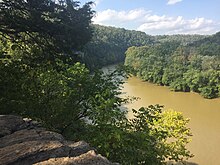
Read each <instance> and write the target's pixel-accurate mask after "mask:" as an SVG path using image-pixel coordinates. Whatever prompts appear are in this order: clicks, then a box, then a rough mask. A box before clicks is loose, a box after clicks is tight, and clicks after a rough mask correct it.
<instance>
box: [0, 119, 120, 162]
mask: <svg viewBox="0 0 220 165" xmlns="http://www.w3.org/2000/svg"><path fill="white" fill-rule="evenodd" d="M9 164H13V165H19V164H22V165H30V164H36V165H52V164H57V165H76V164H77V165H90V164H91V165H116V163H111V162H110V161H108V160H107V159H106V158H105V157H103V156H101V155H98V154H97V153H96V152H95V150H94V148H92V147H90V146H89V145H88V143H86V142H84V141H79V142H72V141H67V140H65V139H64V137H63V136H62V135H60V134H58V133H55V132H51V131H47V130H46V129H45V128H42V127H41V126H40V125H39V123H37V122H35V121H32V120H30V119H22V117H19V116H13V115H0V165H9Z"/></svg>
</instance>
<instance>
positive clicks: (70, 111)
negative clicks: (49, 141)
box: [0, 0, 192, 165]
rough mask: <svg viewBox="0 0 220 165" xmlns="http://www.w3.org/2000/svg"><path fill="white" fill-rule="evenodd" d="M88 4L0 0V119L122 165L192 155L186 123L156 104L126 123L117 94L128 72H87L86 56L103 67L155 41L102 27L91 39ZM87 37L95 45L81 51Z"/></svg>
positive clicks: (156, 162)
mask: <svg viewBox="0 0 220 165" xmlns="http://www.w3.org/2000/svg"><path fill="white" fill-rule="evenodd" d="M91 5H92V3H86V4H84V5H81V4H80V3H79V2H75V1H72V0H62V1H53V0H10V1H9V0H1V1H0V15H1V16H0V114H1V115H2V114H4V115H5V114H13V115H21V116H22V117H24V118H31V119H34V120H36V121H38V122H41V124H42V125H44V126H45V127H46V128H47V129H50V130H53V131H56V132H58V133H61V134H62V135H64V136H65V137H66V138H68V139H71V140H73V141H77V140H85V141H87V142H89V143H90V144H91V145H92V146H94V147H95V148H96V149H97V150H98V152H99V153H101V154H102V155H103V156H106V157H107V158H109V159H110V160H111V161H114V162H119V163H121V164H125V165H127V164H151V165H162V164H164V162H165V161H166V160H168V159H169V160H175V161H182V160H185V159H187V158H190V157H192V154H191V153H190V151H189V150H188V149H187V148H186V145H187V144H188V143H189V142H190V137H191V136H192V134H191V131H190V128H188V126H187V124H188V122H189V119H185V118H184V117H183V115H182V114H181V113H178V112H175V111H171V110H170V111H165V110H164V111H162V108H163V107H162V106H159V105H155V106H152V105H151V106H149V107H146V108H140V109H139V110H138V111H136V110H133V111H134V114H135V117H134V119H132V120H131V119H128V118H127V111H122V110H121V109H120V108H121V106H122V105H124V104H125V103H128V102H129V100H130V99H125V98H121V97H120V96H121V90H120V85H121V84H122V83H123V82H122V80H121V79H119V78H118V77H119V76H126V75H125V73H124V72H122V70H119V71H115V72H113V73H108V74H107V75H106V74H103V73H102V72H101V71H94V72H93V74H91V71H90V70H89V69H88V68H86V66H85V65H84V64H82V63H80V62H79V61H81V59H80V55H81V54H83V55H84V57H83V59H84V61H85V62H86V64H87V65H88V66H90V67H91V68H93V67H94V66H96V65H102V66H103V65H106V64H110V63H112V62H118V61H121V60H123V58H122V57H121V55H123V53H124V51H125V50H126V49H127V47H129V46H131V45H135V46H140V45H146V44H148V45H149V44H150V45H151V43H152V40H151V37H150V36H147V35H146V34H145V33H141V32H133V31H126V30H124V29H119V30H117V29H114V28H109V27H101V26H96V27H98V28H100V29H101V30H100V31H99V30H97V31H95V32H94V34H92V31H93V30H92V29H93V28H94V27H91V19H92V17H93V15H94V11H93V10H92V9H91ZM104 32H105V33H106V34H104ZM99 33H101V34H100V35H98V34H99ZM92 36H93V38H97V40H94V39H93V40H92V42H90V43H89V44H90V48H88V45H87V48H86V49H87V50H86V52H85V53H83V48H84V46H85V45H86V44H87V43H88V42H89V41H90V39H91V38H92ZM104 36H105V37H104ZM110 39H111V40H110ZM100 43H101V44H100ZM93 46H94V47H93ZM90 53H91V55H90ZM116 53H117V54H116ZM110 59H111V60H110ZM88 121H89V122H88ZM167 123H169V124H167ZM177 123H178V124H177ZM171 138H172V141H170V139H171ZM30 150H32V148H30ZM68 152H69V151H68ZM68 154H69V153H68Z"/></svg>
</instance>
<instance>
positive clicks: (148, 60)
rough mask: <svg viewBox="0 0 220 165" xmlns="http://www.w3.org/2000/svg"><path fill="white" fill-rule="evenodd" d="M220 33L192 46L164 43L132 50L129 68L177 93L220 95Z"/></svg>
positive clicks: (129, 55)
mask: <svg viewBox="0 0 220 165" xmlns="http://www.w3.org/2000/svg"><path fill="white" fill-rule="evenodd" d="M219 39H220V37H219V33H217V34H215V35H212V36H209V37H206V38H204V39H201V40H198V41H195V42H193V43H190V44H188V45H185V46H184V45H181V44H180V43H178V42H176V41H173V42H164V43H161V44H156V45H154V46H143V47H130V48H129V49H128V50H127V52H126V59H125V65H127V66H130V67H131V68H132V69H133V71H134V73H135V74H136V75H137V76H139V77H141V78H142V79H143V80H146V81H150V82H153V83H157V84H160V85H167V86H169V87H170V88H171V89H172V90H174V91H186V92H188V91H194V92H198V93H200V94H201V95H202V96H204V97H205V98H215V97H219V96H220V45H219Z"/></svg>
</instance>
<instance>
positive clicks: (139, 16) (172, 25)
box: [80, 0, 220, 35]
mask: <svg viewBox="0 0 220 165" xmlns="http://www.w3.org/2000/svg"><path fill="white" fill-rule="evenodd" d="M93 1H94V3H95V5H94V6H93V10H95V11H96V14H95V16H94V18H93V19H92V21H93V23H94V24H100V25H106V26H114V27H121V28H125V29H129V30H138V31H143V32H145V33H147V34H150V35H163V34H214V33H216V32H218V31H220V0H93ZM80 2H81V4H84V3H85V2H88V0H80Z"/></svg>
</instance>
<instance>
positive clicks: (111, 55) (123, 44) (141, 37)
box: [84, 25, 154, 68]
mask: <svg viewBox="0 0 220 165" xmlns="http://www.w3.org/2000/svg"><path fill="white" fill-rule="evenodd" d="M92 27H93V31H94V33H93V34H94V35H93V38H92V40H91V41H90V42H89V43H88V44H87V45H86V47H85V49H84V52H85V57H84V62H85V63H86V64H87V66H88V67H89V68H94V67H102V66H106V65H109V64H115V63H120V62H123V61H124V59H125V55H124V53H125V51H126V50H127V48H128V47H130V46H142V45H151V44H153V43H154V38H153V37H152V36H150V35H147V34H145V33H144V32H140V31H134V30H126V29H123V28H115V27H107V26H101V25H93V26H92Z"/></svg>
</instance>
